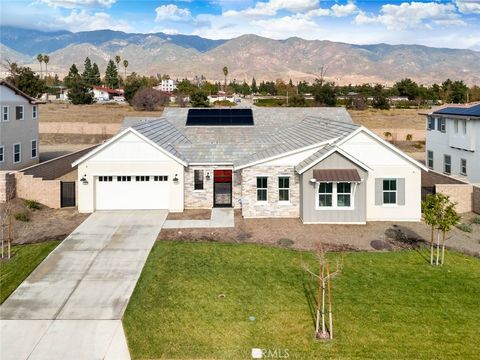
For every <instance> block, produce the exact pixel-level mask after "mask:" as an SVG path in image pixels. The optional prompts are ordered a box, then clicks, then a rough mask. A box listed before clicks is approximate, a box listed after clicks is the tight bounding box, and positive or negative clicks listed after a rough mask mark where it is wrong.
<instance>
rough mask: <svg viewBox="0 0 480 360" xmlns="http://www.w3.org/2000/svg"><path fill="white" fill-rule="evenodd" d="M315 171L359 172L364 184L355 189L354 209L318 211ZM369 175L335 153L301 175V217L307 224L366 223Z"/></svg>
mask: <svg viewBox="0 0 480 360" xmlns="http://www.w3.org/2000/svg"><path fill="white" fill-rule="evenodd" d="M315 169H317V170H318V169H355V170H357V171H358V174H359V175H360V178H361V179H362V182H361V183H360V184H358V185H357V186H356V188H355V193H354V194H353V201H354V207H353V209H332V210H325V209H322V210H318V209H317V206H316V205H317V202H318V199H317V198H318V194H317V191H316V186H317V185H316V183H311V182H310V179H312V178H313V170H315ZM367 177H368V173H367V172H366V171H365V170H364V169H362V168H361V167H359V166H358V165H356V164H355V163H353V162H351V161H350V160H349V159H347V158H346V157H345V156H343V155H341V154H339V153H337V152H334V153H333V154H331V155H330V156H328V157H327V158H326V159H324V160H322V161H321V162H320V163H318V164H316V165H315V166H312V167H311V168H310V169H308V170H307V171H305V172H304V173H303V174H302V175H301V180H300V182H301V197H300V198H301V202H300V217H301V219H302V221H303V222H304V223H306V224H308V223H365V222H366V218H367V213H366V211H367V210H366V196H367V193H366V180H367Z"/></svg>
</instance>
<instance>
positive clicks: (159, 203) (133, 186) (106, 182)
mask: <svg viewBox="0 0 480 360" xmlns="http://www.w3.org/2000/svg"><path fill="white" fill-rule="evenodd" d="M169 180H170V179H169V177H168V176H166V175H138V176H135V175H119V176H110V175H107V176H97V177H96V178H95V209H96V210H122V209H128V210H130V209H139V210H141V209H145V210H147V209H168V208H169V200H168V199H169Z"/></svg>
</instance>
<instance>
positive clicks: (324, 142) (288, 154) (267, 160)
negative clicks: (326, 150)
mask: <svg viewBox="0 0 480 360" xmlns="http://www.w3.org/2000/svg"><path fill="white" fill-rule="evenodd" d="M337 140H338V138H333V139H329V140H326V141H323V142H321V143H316V144H313V145H309V146H305V147H303V148H299V149H295V150H292V151H288V152H285V153H282V154H279V155H275V156H271V157H269V158H265V159H261V160H257V161H253V162H251V163H248V164H244V165H240V166H235V167H234V170H242V169H245V168H247V167H250V166H254V165H259V164H263V163H265V162H269V161H272V160H277V159H281V158H283V157H286V156H290V155H295V154H297V153H299V152H302V151H307V150H310V149H314V148H316V147H319V146H324V145H327V144H330V143H333V142H335V141H337Z"/></svg>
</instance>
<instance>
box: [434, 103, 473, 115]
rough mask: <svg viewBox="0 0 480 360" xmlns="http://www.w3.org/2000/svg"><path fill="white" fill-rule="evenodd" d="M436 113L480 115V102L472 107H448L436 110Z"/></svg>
mask: <svg viewBox="0 0 480 360" xmlns="http://www.w3.org/2000/svg"><path fill="white" fill-rule="evenodd" d="M434 114H441V115H463V116H480V104H478V105H474V106H470V107H446V108H443V109H440V110H437V111H435V112H434Z"/></svg>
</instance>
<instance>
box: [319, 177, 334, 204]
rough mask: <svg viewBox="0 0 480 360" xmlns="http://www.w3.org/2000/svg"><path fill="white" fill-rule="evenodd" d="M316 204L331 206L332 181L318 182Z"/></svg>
mask: <svg viewBox="0 0 480 360" xmlns="http://www.w3.org/2000/svg"><path fill="white" fill-rule="evenodd" d="M318 206H319V207H332V206H333V183H326V182H321V183H320V184H318Z"/></svg>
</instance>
